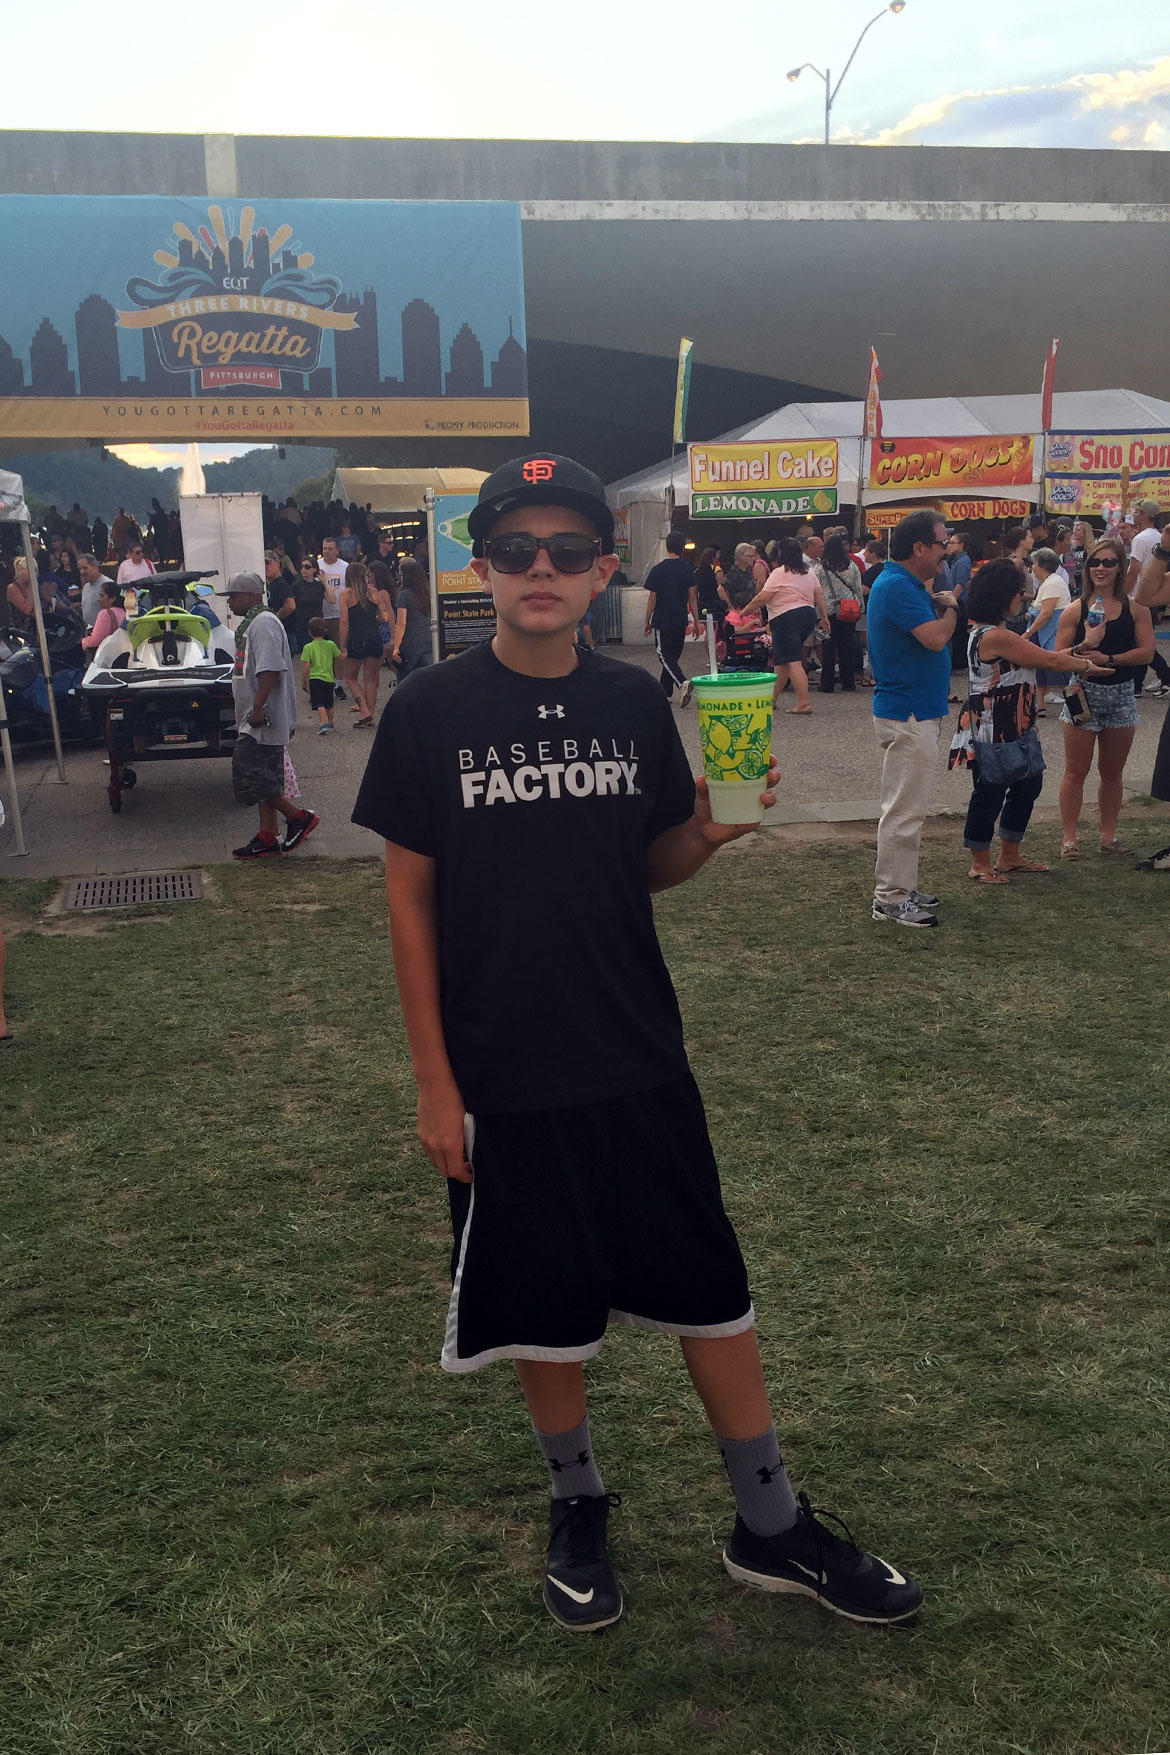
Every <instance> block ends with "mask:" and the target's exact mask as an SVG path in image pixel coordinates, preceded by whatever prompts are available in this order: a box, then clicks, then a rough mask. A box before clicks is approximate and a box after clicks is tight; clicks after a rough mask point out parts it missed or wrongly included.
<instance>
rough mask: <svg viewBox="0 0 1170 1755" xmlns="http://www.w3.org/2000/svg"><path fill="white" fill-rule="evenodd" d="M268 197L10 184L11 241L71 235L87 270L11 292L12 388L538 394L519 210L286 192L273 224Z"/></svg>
mask: <svg viewBox="0 0 1170 1755" xmlns="http://www.w3.org/2000/svg"><path fill="white" fill-rule="evenodd" d="M262 205H263V204H259V203H258V204H255V205H254V204H252V203H250V202H248V203H243V204H240V205H236V204H233V205H231V206H228V205H227V204H224V205H222V206H221V204H220V203H218V202H212V203H211V204H210V205H203V206H200V205H198V204H197V203H195V202H193V201H183V200H180V201H168V202H166V203H165V204H164V203H163V202H162V201H160V200H158V199H155V198H153V197H116V198H109V199H105V198H98V199H95V200H90V201H86V202H84V203H82V202H80V201H79V200H77V199H75V198H72V197H46V198H34V197H4V198H3V199H2V200H0V207H2V208H3V210H4V218H5V222H6V232H7V235H8V236H9V239H10V242H12V243H13V244H14V245H19V244H20V243H22V242H24V243H25V246H26V249H27V250H28V259H30V260H36V259H37V254H36V240H37V238H38V235H44V234H45V232H46V231H47V230H50V229H51V231H52V232H53V234H54V235H55V236H57V237H60V236H61V235H62V232H65V233H66V234H67V235H68V234H70V233H72V234H73V236H74V240H75V248H74V249H73V251H72V252H71V257H70V259H71V263H72V264H75V265H76V266H74V267H71V268H70V270H69V272H67V273H65V274H61V275H57V276H55V277H53V279H52V280H51V281H49V282H44V281H41V282H39V283H36V284H34V283H30V282H29V281H28V280H25V279H18V280H16V281H14V282H11V283H9V284H8V286H6V288H5V289H4V290H3V292H2V293H0V398H46V399H48V398H52V399H67V398H87V399H95V398H102V399H109V398H112V397H116V398H119V399H141V398H144V397H150V398H159V397H166V398H167V399H168V400H171V401H190V400H198V399H206V398H207V397H208V396H210V395H216V396H222V395H239V394H240V393H251V394H254V395H255V396H257V397H260V396H263V395H267V396H278V397H297V398H313V399H320V400H328V401H332V400H341V399H355V398H359V397H360V398H364V399H367V400H368V399H376V398H379V399H380V398H387V399H393V398H396V397H402V398H411V399H420V398H425V399H428V400H430V399H437V400H442V399H444V398H447V397H450V398H452V399H455V398H458V399H467V398H470V399H475V398H484V399H490V398H493V397H498V398H524V397H525V396H526V395H527V378H528V374H527V363H528V362H527V352H526V349H525V346H524V341H523V326H524V305H523V278H522V268H521V262H520V252H519V216H518V211H516V212H513V210H512V209H511V208H510V207H508V206H507V205H506V204H488V203H479V204H477V203H407V202H366V203H344V202H313V201H309V202H284V203H281V212H280V214H279V216H277V215H276V214H274V216H273V223H272V229H271V231H269V229H267V227H266V226H265V225H263V224H257V223H256V222H257V217H258V208H259V207H261V206H262ZM268 205H269V206H271V204H268ZM10 215H11V222H10V221H9V216H10ZM277 217H279V219H280V223H276V219H277ZM21 234H24V237H23V238H22V235H21ZM152 235H153V239H154V240H156V241H157V240H158V239H160V237H161V238H163V239H165V242H163V243H162V244H161V245H160V247H158V248H154V249H153V250H152V248H151V245H150V243H148V242H146V240H147V239H150V238H151V236H152ZM301 237H308V238H311V239H312V241H313V246H314V248H313V250H310V249H309V248H307V247H306V246H305V245H304V244H302V243H301V242H300V241H298V240H299V239H300V238H301ZM20 253H21V254H24V251H21V252H20ZM87 261H88V262H89V264H90V266H91V268H93V269H94V270H96V272H93V273H92V274H91V273H86V272H85V266H84V265H85V263H86V262H87ZM136 261H137V262H138V263H140V264H142V265H143V266H150V265H151V264H153V272H152V273H151V274H150V276H149V277H148V276H146V275H142V274H135V273H133V272H132V269H133V267H134V264H135V262H136ZM326 264H328V265H329V266H330V267H331V268H333V269H336V272H329V273H326V272H324V271H323V270H324V267H325V265H326ZM78 268H80V270H81V272H80V273H78V272H77V269H78ZM119 268H120V270H121V272H120V273H119ZM86 280H88V281H89V287H88V288H87V287H86V286H85V281H86ZM79 281H80V285H79V284H78V282H79ZM38 284H39V290H38ZM357 288H360V290H353V289H357ZM90 289H93V290H90ZM99 289H100V290H99ZM411 293H413V295H414V296H407V295H408V294H411ZM395 294H397V297H395ZM70 295H72V296H70ZM380 299H381V309H380V308H379V300H380ZM38 307H39V309H38ZM461 307H462V308H461ZM391 313H393V314H391ZM380 322H382V323H384V324H385V331H384V332H383V331H382V330H381V329H380ZM505 324H506V326H507V335H506V336H505V337H503V339H501V336H502V332H503V329H504V326H505ZM395 329H396V330H397V335H396V334H395ZM489 336H490V337H491V344H490V345H489V344H488V343H487V341H486V338H487V337H489ZM399 342H400V350H399V346H398V345H397V344H398V343H399ZM387 352H389V355H390V358H389V360H388V361H387V363H386V364H384V363H383V356H384V355H385V354H386V353H387ZM388 367H389V368H390V369H387V368H388Z"/></svg>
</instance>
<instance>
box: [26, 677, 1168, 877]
mask: <svg viewBox="0 0 1170 1755" xmlns="http://www.w3.org/2000/svg"><path fill="white" fill-rule="evenodd" d="M607 651H608V652H609V653H610V654H611V655H612V656H614V657H617V658H621V659H624V660H626V661H627V662H630V663H634V664H638V665H641V666H642V667H643V668H644V669H657V666H656V665H655V663H654V657H653V653H652V652H651V651H650V650H649V649H648V648H646V647H622V646H610V647H608V648H607ZM684 665H685V667H686V669H687V670H688V671H697V670H701V669H703V668H705V665H704V663H703V660H702V658H701V656H700V651H699V649H698V648H697V647H692V646H690V645H688V648H687V651H686V654H685V656H684ZM812 701H813V711H812V713H811V714H810V715H809V716H808V717H807V718H803V717H789V716H788V715H787V714H786V713H783V712H782V713H781V714H780V716H779V718H778V720H777V722H776V735H775V740H774V748H775V750H776V753H777V756H778V758H779V761H780V768H781V773H782V776H783V778H782V780H781V784H780V793H779V803H778V805H777V807H776V809H775V810H774V811H773V812H772V813H771V815H770V817H769V819H768V820H769V823H771V824H772V825H773V826H780V825H783V824H788V823H849V822H872V821H874V820H876V818H877V815H878V794H879V781H880V762H879V755H878V749H877V745H876V743H875V741H874V736H873V728H872V725H871V720H870V693H869V690H868V689H864V690H859V691H858V692H857V694H855V695H842V694H840V693H837V694H834V695H831V696H818V695H817V694H816V693H815V692H814V694H813V697H812ZM952 711H955V709H952ZM1139 711H1140V714H1141V724H1140V727H1139V729H1138V735H1137V739H1136V741H1135V744H1134V749H1133V753H1132V755H1131V756H1130V760H1129V765H1128V768H1127V770H1126V772H1127V777H1128V779H1129V781H1130V785H1131V787H1132V789H1133V791H1134V792H1135V793H1144V792H1146V791H1148V788H1149V783H1150V775H1151V774H1152V772H1153V765H1154V750H1155V747H1156V745H1157V741H1158V733H1159V731H1160V729H1161V723H1162V718H1163V715H1164V713H1165V712H1166V703H1165V702H1164V701H1162V700H1148V701H1143V702H1142V703H1141V704H1140V708H1139ZM1050 714H1051V715H1052V716H1050V717H1047V718H1045V719H1044V720H1042V721H1041V724H1040V731H1041V737H1042V739H1043V743H1044V747H1045V752H1046V754H1047V757H1048V761H1049V766H1050V770H1051V771H1052V772H1053V774H1054V775H1059V773H1060V771H1061V765H1062V758H1061V735H1060V727H1059V725H1058V724H1057V723H1056V720H1055V710H1054V709H1050ZM676 716H677V718H678V721H679V726H680V729H681V731H682V735H683V742H684V743H685V745H686V748H687V752H688V754H689V755H690V757H691V759H692V762H693V764H694V767H695V769H696V771H697V770H699V769H700V767H701V761H700V757H699V745H698V728H697V721H696V716H695V709H694V707H693V706H691V707H688V708H676ZM337 719H338V726H339V729H338V730H337V731H336V732H334V733H333V735H332V736H331V737H318V736H317V734H316V732H315V731H313V730H312V729H311V728H310V727H309V725H308V723H307V722H304V721H303V722H302V728H301V731H300V733H299V735H298V736H297V737H296V738H295V739H294V740H293V744H292V757H293V761H294V763H295V765H296V770H297V774H298V776H299V778H300V782H301V787H302V790H303V792H304V796H305V798H306V800H307V802H308V803H309V804H311V805H312V807H313V809H314V810H316V811H318V812H319V813H320V816H321V827H320V828H319V829H318V830H317V831H316V833H315V834H314V835H313V837H312V838H311V840H309V841H307V842H306V843H305V847H304V850H303V854H298V858H299V857H304V858H310V857H317V858H321V857H329V858H349V857H354V856H364V857H369V856H371V855H377V854H378V853H379V852H380V846H379V843H378V842H377V841H376V839H375V837H374V836H373V835H371V834H370V833H369V832H368V831H367V830H365V829H358V828H355V827H354V826H353V824H352V823H351V822H350V821H349V815H350V811H351V809H352V808H353V799H354V795H355V793H356V791H357V787H358V782H359V780H360V778H361V774H362V770H363V768H364V765H365V760H366V755H367V752H368V750H369V747H370V739H371V735H372V734H371V733H370V732H369V731H355V730H354V729H353V728H352V726H351V724H350V719H351V714H350V712H349V709H348V706H345V705H343V704H342V703H341V702H338V712H337ZM15 754H16V769H17V777H18V784H19V788H20V804H21V811H22V814H23V818H24V836H25V843H26V845H27V847H28V857H27V858H24V859H21V858H17V857H9V856H10V855H11V852H12V828H11V823H10V824H9V825H8V826H7V827H6V828H5V829H4V830H0V878H3V877H81V876H87V875H91V874H100V873H107V872H129V871H159V870H169V869H174V868H177V867H185V866H190V865H209V864H216V863H218V862H220V861H222V860H225V859H228V858H229V857H230V855H231V849H232V848H233V847H237V846H239V844H240V842H241V841H245V840H247V838H248V836H249V835H251V834H252V832H253V830H254V828H255V821H256V813H255V811H254V810H246V809H243V808H241V807H239V806H237V805H236V804H235V803H234V802H233V800H232V794H231V779H230V768H229V764H228V762H227V761H224V760H216V761H189V762H174V763H162V762H143V763H142V764H141V766H140V767H139V769H138V785H137V786H136V787H135V788H134V790H133V791H131V792H127V793H125V794H124V795H123V805H122V810H121V813H120V815H118V816H115V815H114V814H113V812H112V811H111V810H110V808H109V804H108V802H107V799H106V790H105V788H106V774H107V770H106V768H105V765H104V761H103V753H102V751H101V750H85V749H68V750H67V751H66V772H67V774H68V776H69V778H68V784H67V785H65V786H62V785H61V784H60V783H59V781H58V780H57V775H56V763H55V761H54V760H53V753H52V749H51V747H50V746H44V747H37V748H35V749H18V750H17V751H16V752H15ZM0 785H3V775H2V773H0ZM1088 790H1089V791H1090V795H1091V788H1090V789H1088ZM969 791H970V780H969V778H968V776H967V775H966V774H965V773H962V772H960V773H955V774H948V773H947V771H946V767H945V764H944V762H943V760H942V759H941V757H940V761H939V769H938V778H937V781H936V784H935V791H934V804H933V808H934V810H935V811H936V812H938V811H963V810H965V809H966V804H967V797H968V793H969ZM1054 792H1055V786H1054V784H1052V783H1050V785H1049V788H1048V794H1049V796H1048V799H1047V801H1046V802H1048V803H1050V804H1052V803H1055V798H1054V796H1053V795H1054Z"/></svg>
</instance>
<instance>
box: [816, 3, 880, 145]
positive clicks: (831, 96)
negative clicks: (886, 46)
mask: <svg viewBox="0 0 1170 1755" xmlns="http://www.w3.org/2000/svg"><path fill="white" fill-rule="evenodd" d="M905 10H906V0H890V3H889V5H888V6H883V7H882V9H881V11H880V12H878V13H875V14H874V16H873V17H872V18H871V19H870V21H869V23H868V24H867V25H866V27H865V30H863V31H862V33H861V35H860V36H859V37H858V39H857V41H856V42H855V43H854V45H853V54H851V55H850V57H849V59H848V61H846V63H845V72H844V73H842V75H841V78H840V79H839V80H838V81H837V83H836V85H833V84H831V82H830V79H829V69H828V68H827V67H826V68H825V71H824V72H823V73H822V72H821V70H820V68H819V67H816V66H814V65H813V63H812V62H811V61H804V62H802V63H801V65H800V66H799V67H794V68H793V69H792V71H791V72H790V73H789V75H788V79H789V82H790V83H791V84H793V85H795V83H796V81H797V80H798V79H799V78H800V76H801V74H802V73H803V72H804V70H805V68H806V67H807V68H808V69H809V71H810V72H812V73H815V74H816V76H817V78H818V79H823V80H824V82H825V145H826V146H828V144H829V118H830V116H831V115H832V113H833V105H834V104H835V103H836V101H837V93H838V92H839V91H840V89H841V86H842V84H843V82H844V79H845V73H848V71H849V69H850V68H851V67H852V65H853V57H854V55H856V53H857V51H858V49H860V47H861V45H862V43H863V42H864V41H865V36H866V32H867V31H871V30H872V29H873V27H874V25H875V24H876V23H877V21H878V19H879V18H884V17H885V15H886V13H887V12H894V13H897V12H905Z"/></svg>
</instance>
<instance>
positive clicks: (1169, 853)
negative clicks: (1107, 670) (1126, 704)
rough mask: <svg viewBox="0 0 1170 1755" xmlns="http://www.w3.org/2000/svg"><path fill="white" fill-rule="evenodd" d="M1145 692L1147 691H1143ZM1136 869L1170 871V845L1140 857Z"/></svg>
mask: <svg viewBox="0 0 1170 1755" xmlns="http://www.w3.org/2000/svg"><path fill="white" fill-rule="evenodd" d="M1143 692H1145V691H1143ZM1134 870H1135V871H1170V847H1159V849H1158V851H1157V852H1156V853H1151V854H1150V857H1149V858H1148V859H1139V860H1138V862H1137V864H1136V865H1135V866H1134Z"/></svg>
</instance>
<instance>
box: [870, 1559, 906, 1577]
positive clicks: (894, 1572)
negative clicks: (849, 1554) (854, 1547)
mask: <svg viewBox="0 0 1170 1755" xmlns="http://www.w3.org/2000/svg"><path fill="white" fill-rule="evenodd" d="M874 1559H875V1560H877V1563H878V1565H879V1566H884V1567H885V1569H886V1573H887V1575H888V1577H889V1580H890V1583H891V1584H909V1582H910V1581H909V1579H907V1578H903V1577H902V1574H901V1573H900V1572H899V1571H898V1568H897V1567H896V1566H891V1565H890V1563H889V1561H888V1560H878V1557H877V1555H876V1554H875V1555H874Z"/></svg>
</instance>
